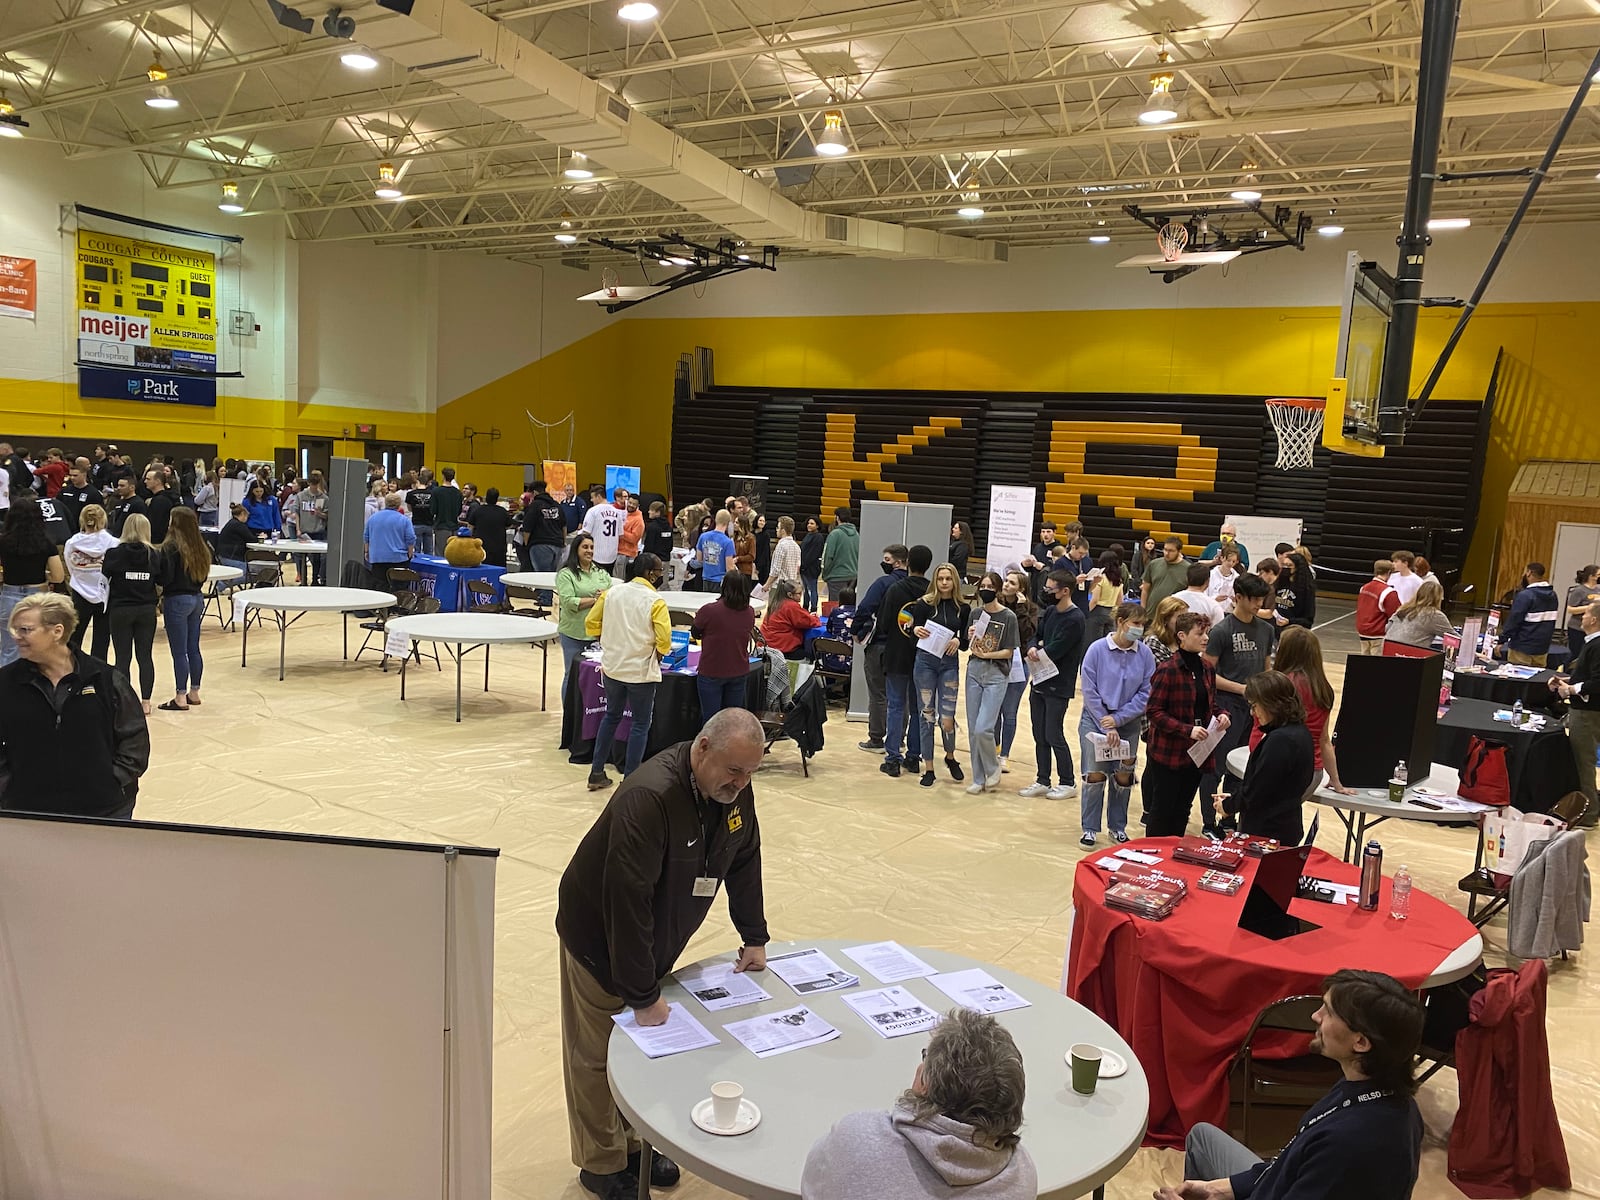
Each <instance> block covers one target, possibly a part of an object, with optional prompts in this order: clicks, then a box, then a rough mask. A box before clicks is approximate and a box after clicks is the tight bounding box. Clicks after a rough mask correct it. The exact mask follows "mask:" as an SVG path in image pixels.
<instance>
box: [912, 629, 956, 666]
mask: <svg viewBox="0 0 1600 1200" xmlns="http://www.w3.org/2000/svg"><path fill="white" fill-rule="evenodd" d="M922 627H923V628H924V629H926V630H927V631H928V636H927V637H925V638H919V639H918V640H917V649H918V650H921V651H922V652H923V653H924V654H931V655H933V656H934V657H935V658H943V657H944V652H945V650H946V649H947V648H948V647H949V645H950V639H951V638H953V637H955V636H956V631H955V630H954V629H950V628H948V627H946V626H944V625H941V624H939V622H937V621H925V622H923V625H922Z"/></svg>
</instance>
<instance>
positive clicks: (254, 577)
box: [239, 562, 283, 626]
mask: <svg viewBox="0 0 1600 1200" xmlns="http://www.w3.org/2000/svg"><path fill="white" fill-rule="evenodd" d="M245 566H246V574H245V580H246V582H244V583H241V584H240V585H239V586H240V587H246V588H268V587H277V586H278V585H279V583H281V582H282V581H283V574H282V572H280V571H279V570H278V567H277V564H276V563H274V564H273V565H271V566H269V567H267V568H266V569H265V570H263V571H258V572H255V573H254V574H251V573H250V572H249V567H250V564H249V563H248V562H246V564H245ZM263 611H265V610H263V609H259V608H256V609H246V610H245V614H244V623H245V625H246V626H248V625H249V624H250V622H252V621H254V622H256V623H257V624H260V623H261V614H262V613H263Z"/></svg>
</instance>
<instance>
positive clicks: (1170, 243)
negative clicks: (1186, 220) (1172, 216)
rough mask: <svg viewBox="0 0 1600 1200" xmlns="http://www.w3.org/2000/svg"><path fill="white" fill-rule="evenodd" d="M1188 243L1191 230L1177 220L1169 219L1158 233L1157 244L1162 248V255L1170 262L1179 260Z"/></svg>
mask: <svg viewBox="0 0 1600 1200" xmlns="http://www.w3.org/2000/svg"><path fill="white" fill-rule="evenodd" d="M1188 244H1189V231H1188V230H1187V229H1185V228H1184V227H1183V226H1182V225H1180V224H1178V223H1177V222H1176V221H1168V222H1167V223H1166V224H1165V225H1163V226H1162V227H1161V229H1160V230H1159V231H1158V232H1157V233H1156V246H1157V247H1159V248H1160V250H1161V257H1162V258H1164V259H1166V260H1167V261H1168V262H1177V261H1178V258H1179V256H1180V255H1182V254H1183V248H1184V247H1185V246H1187V245H1188Z"/></svg>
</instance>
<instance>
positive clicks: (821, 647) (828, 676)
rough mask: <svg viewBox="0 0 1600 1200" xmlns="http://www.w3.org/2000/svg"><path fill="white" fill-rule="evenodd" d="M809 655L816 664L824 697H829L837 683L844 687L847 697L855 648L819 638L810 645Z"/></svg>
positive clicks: (825, 638)
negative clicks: (833, 685)
mask: <svg viewBox="0 0 1600 1200" xmlns="http://www.w3.org/2000/svg"><path fill="white" fill-rule="evenodd" d="M811 653H812V655H813V657H814V658H815V659H816V662H817V674H818V675H820V676H822V680H823V682H822V687H823V692H824V695H829V696H831V694H832V692H833V688H832V684H834V683H835V682H838V683H842V684H843V685H844V693H845V695H846V696H847V697H848V696H849V694H850V670H851V667H852V666H853V659H854V657H855V648H854V647H853V646H851V644H850V643H849V642H845V641H840V640H839V639H838V638H830V637H819V638H818V639H817V640H816V641H814V642H812V643H811Z"/></svg>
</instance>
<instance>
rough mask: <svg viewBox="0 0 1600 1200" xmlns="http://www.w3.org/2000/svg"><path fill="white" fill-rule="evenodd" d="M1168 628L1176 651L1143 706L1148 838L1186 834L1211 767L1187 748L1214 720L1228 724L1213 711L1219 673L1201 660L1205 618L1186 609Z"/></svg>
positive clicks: (1142, 791) (1157, 672)
mask: <svg viewBox="0 0 1600 1200" xmlns="http://www.w3.org/2000/svg"><path fill="white" fill-rule="evenodd" d="M1172 629H1173V632H1174V634H1175V635H1176V636H1177V639H1178V648H1177V652H1176V653H1174V654H1173V655H1172V656H1171V657H1170V658H1168V659H1167V660H1166V661H1165V662H1164V663H1162V664H1161V665H1160V666H1158V667H1157V668H1156V670H1155V674H1154V675H1153V676H1152V677H1151V680H1150V700H1149V703H1148V704H1147V705H1146V707H1145V715H1146V716H1147V717H1149V719H1150V727H1149V729H1148V730H1147V731H1146V733H1145V746H1146V749H1145V761H1144V778H1143V779H1141V780H1140V781H1139V792H1140V795H1141V797H1142V798H1143V800H1144V831H1145V836H1146V837H1182V836H1183V835H1184V833H1185V832H1186V831H1187V829H1188V827H1189V809H1190V807H1191V806H1192V805H1193V804H1194V794H1195V792H1196V791H1198V790H1199V788H1200V777H1201V775H1202V774H1203V768H1205V767H1209V766H1210V765H1211V760H1210V759H1207V760H1206V761H1205V762H1204V763H1202V764H1200V766H1196V765H1195V762H1194V760H1193V759H1192V758H1190V757H1189V747H1191V746H1192V745H1194V743H1196V742H1198V741H1201V740H1203V739H1204V738H1205V736H1206V726H1207V725H1208V724H1209V723H1210V721H1211V718H1212V717H1213V716H1217V717H1218V720H1219V722H1220V723H1222V725H1223V727H1224V728H1226V723H1227V720H1228V715H1227V714H1226V713H1221V714H1218V712H1217V673H1216V670H1215V668H1213V667H1212V666H1211V664H1210V663H1208V662H1206V660H1205V655H1204V650H1205V648H1206V633H1207V631H1208V630H1209V629H1210V625H1209V623H1208V622H1207V620H1206V618H1205V617H1203V616H1202V615H1201V614H1199V613H1197V612H1188V611H1185V612H1183V613H1181V614H1179V615H1178V616H1177V617H1176V618H1174V620H1173V622H1172Z"/></svg>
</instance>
